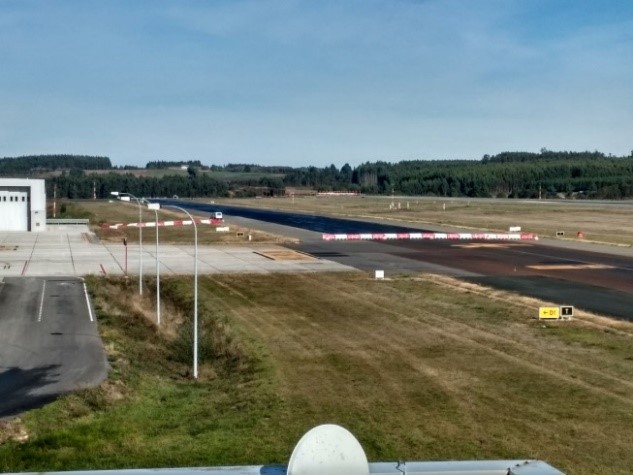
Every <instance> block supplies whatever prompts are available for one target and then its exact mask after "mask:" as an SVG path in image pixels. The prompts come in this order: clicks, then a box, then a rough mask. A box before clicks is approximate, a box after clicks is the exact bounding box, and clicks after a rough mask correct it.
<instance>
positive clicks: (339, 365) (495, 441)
mask: <svg viewBox="0 0 633 475" xmlns="http://www.w3.org/2000/svg"><path fill="white" fill-rule="evenodd" d="M213 280H219V281H221V283H222V288H223V289H225V296H224V297H223V299H222V301H218V302H217V305H221V307H222V310H223V311H225V312H228V313H229V314H230V315H231V316H232V319H234V321H235V322H237V323H238V324H239V326H240V327H242V328H243V329H245V331H247V332H248V333H249V334H251V335H254V337H255V338H256V339H257V340H258V341H260V342H261V343H262V345H263V346H264V347H265V348H267V351H268V352H270V354H271V357H272V360H273V361H274V365H275V368H276V374H277V375H278V378H279V388H278V390H279V392H280V394H281V395H282V397H283V399H284V400H285V401H287V402H288V403H289V404H290V405H291V406H294V407H295V408H301V409H300V410H301V411H303V412H304V413H305V417H304V419H307V421H308V422H307V423H308V424H310V423H314V424H316V423H321V422H323V421H335V422H339V423H343V424H344V425H346V426H348V427H351V428H352V429H353V431H354V432H355V433H357V434H360V437H361V441H364V442H365V444H366V448H367V449H368V452H369V453H370V455H371V456H370V458H373V459H384V458H385V457H394V456H399V457H406V458H416V459H436V458H439V459H446V458H503V457H509V458H514V457H519V458H520V457H536V458H541V459H545V460H548V461H550V462H551V463H553V464H554V465H556V466H558V467H560V468H566V469H567V470H569V472H568V473H599V472H600V468H601V467H605V466H609V467H611V468H612V469H610V470H609V473H627V470H628V468H629V467H630V466H632V465H633V458H631V459H630V460H627V461H623V460H622V457H623V454H624V453H628V447H630V446H631V444H632V443H633V430H631V423H633V416H632V414H633V364H632V363H631V361H632V360H633V353H631V337H632V336H633V325H631V324H628V323H625V322H610V321H608V320H606V319H605V320H604V321H602V320H601V321H600V323H601V325H602V326H601V327H600V328H597V327H596V326H595V325H594V323H595V322H594V321H593V320H592V318H593V317H591V318H589V317H586V316H585V315H581V316H580V318H578V319H575V320H573V321H571V322H554V323H549V322H548V323H541V322H539V321H538V320H536V319H535V318H534V316H535V315H537V313H538V312H537V310H538V306H539V304H542V303H538V302H529V301H526V300H525V299H523V298H520V297H519V298H518V297H516V296H513V295H512V294H510V293H504V292H498V291H490V290H488V289H485V288H483V287H479V286H476V287H475V288H467V287H463V286H462V285H461V283H459V282H457V281H450V280H442V279H439V278H437V277H436V276H420V277H419V278H396V279H393V280H391V281H383V282H379V281H374V280H371V279H368V278H367V277H365V276H359V275H348V276H345V277H343V278H341V276H324V275H300V276H292V277H287V276H270V277H268V278H266V279H262V278H261V277H259V276H252V277H248V276H236V277H230V276H224V277H221V278H219V279H213ZM456 289H459V291H456ZM447 292H450V294H451V298H450V299H446V294H447ZM490 292H492V293H493V297H494V299H493V300H492V301H491V300H490V299H489V295H488V294H489V293H490ZM372 431H373V432H375V433H374V434H372V435H371V436H370V435H368V434H369V433H371V432H372ZM381 439H382V440H381ZM376 443H378V444H379V445H378V446H374V445H372V444H376ZM367 446H369V447H367ZM632 457H633V456H632ZM626 458H627V459H628V458H629V456H626ZM614 460H617V462H614Z"/></svg>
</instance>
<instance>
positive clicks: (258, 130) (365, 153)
mask: <svg viewBox="0 0 633 475" xmlns="http://www.w3.org/2000/svg"><path fill="white" fill-rule="evenodd" d="M543 147H545V148H547V149H549V150H572V151H582V150H599V151H602V152H604V153H607V154H608V153H612V154H614V155H628V154H629V153H631V150H632V149H633V1H631V0H604V1H595V0H591V1H586V0H442V1H440V0H428V1H423V0H422V1H414V0H408V1H406V0H355V1H354V0H349V1H345V0H333V1H331V0H318V1H317V0H310V1H307V0H306V1H281V0H277V1H275V0H273V1H266V0H252V1H239V0H231V1H228V0H226V1H224V0H215V1H214V0H208V1H185V0H182V1H175V0H174V1H161V0H151V1H149V0H147V1H140V0H137V1H133V0H120V1H117V0H107V1H105V0H97V1H90V0H76V1H61V0H60V1H55V0H39V1H37V0H35V1H29V0H0V157H2V156H17V155H27V154H44V153H77V154H89V155H107V156H109V157H110V158H111V159H112V161H113V163H114V164H115V165H125V164H129V165H140V166H143V165H145V163H147V161H149V160H187V159H195V160H200V161H202V162H203V163H204V164H220V165H221V164H226V163H259V164H266V165H290V166H303V165H316V166H326V165H329V164H331V163H334V164H335V165H337V166H338V167H340V166H341V165H343V164H344V163H346V162H348V163H350V165H352V166H355V165H358V164H360V163H363V162H365V161H375V160H385V161H399V160H412V159H480V158H481V157H482V156H483V155H484V154H486V153H487V154H496V153H499V152H502V151H531V152H538V151H539V150H540V149H541V148H543Z"/></svg>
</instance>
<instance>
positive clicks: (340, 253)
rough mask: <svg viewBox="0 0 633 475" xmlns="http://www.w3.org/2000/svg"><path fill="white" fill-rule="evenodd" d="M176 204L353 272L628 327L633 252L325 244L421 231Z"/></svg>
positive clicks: (632, 312)
mask: <svg viewBox="0 0 633 475" xmlns="http://www.w3.org/2000/svg"><path fill="white" fill-rule="evenodd" d="M179 205H180V206H183V207H187V208H191V209H194V210H196V211H198V212H202V213H207V212H208V213H210V212H212V211H222V212H223V213H225V215H227V216H231V217H233V216H237V217H240V218H241V219H247V220H251V219H253V220H258V221H264V222H266V223H267V226H269V228H268V230H270V231H273V230H274V227H275V226H280V227H282V228H283V230H284V232H285V233H286V234H288V233H291V234H292V233H293V231H292V229H293V228H294V229H297V231H296V232H294V233H295V236H297V237H300V238H301V242H300V243H299V244H295V245H288V247H292V248H293V249H296V250H299V251H301V252H306V253H309V254H311V255H313V256H315V257H318V258H321V259H327V260H331V261H335V262H338V263H340V264H343V265H345V266H349V267H353V268H356V269H361V270H366V271H372V272H373V271H374V270H384V271H385V273H386V275H389V274H392V275H395V274H411V273H416V272H434V273H440V274H447V275H452V276H456V277H459V278H462V279H465V280H468V281H471V282H476V283H480V284H482V285H487V286H490V287H493V288H498V289H503V290H510V291H514V292H517V293H520V294H522V295H527V296H531V297H535V298H538V299H541V300H544V301H547V302H552V303H555V304H558V305H573V306H574V307H577V308H578V309H583V310H586V311H589V312H593V313H597V314H601V315H606V316H612V317H616V318H621V319H626V320H633V253H632V252H631V250H630V249H629V248H626V249H622V248H616V247H611V248H608V247H605V246H594V247H593V248H592V246H591V245H590V244H586V243H568V242H565V243H563V242H561V243H553V242H552V241H546V242H532V241H519V242H490V241H485V242H482V241H443V240H437V241H432V240H424V241H407V240H402V241H400V240H398V241H328V242H324V241H322V240H320V235H318V234H317V233H361V232H411V231H414V232H415V231H417V232H420V231H425V230H426V229H420V228H416V227H407V226H393V225H383V224H381V223H380V222H362V221H353V220H345V219H338V218H326V217H319V216H315V215H307V214H301V213H284V212H275V211H269V210H253V209H249V208H241V207H236V206H220V205H215V204H208V205H207V204H203V203H189V202H185V201H182V202H179ZM434 230H436V229H434ZM591 249H594V250H591ZM595 249H600V250H602V251H604V250H605V249H608V250H609V251H610V252H596V251H595Z"/></svg>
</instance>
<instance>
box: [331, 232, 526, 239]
mask: <svg viewBox="0 0 633 475" xmlns="http://www.w3.org/2000/svg"><path fill="white" fill-rule="evenodd" d="M398 239H399V240H404V239H409V240H420V239H427V240H483V241H538V236H537V235H536V234H532V233H366V234H324V235H323V240H324V241H388V240H398Z"/></svg>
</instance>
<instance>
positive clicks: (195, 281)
mask: <svg viewBox="0 0 633 475" xmlns="http://www.w3.org/2000/svg"><path fill="white" fill-rule="evenodd" d="M165 207H166V208H175V209H178V210H180V211H182V212H183V213H185V214H186V215H187V216H189V218H190V219H191V222H192V223H193V232H194V241H193V242H194V258H193V259H194V260H193V377H194V379H198V226H196V220H195V219H193V216H191V214H189V211H187V210H186V209H184V208H181V207H180V206H174V205H165Z"/></svg>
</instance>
